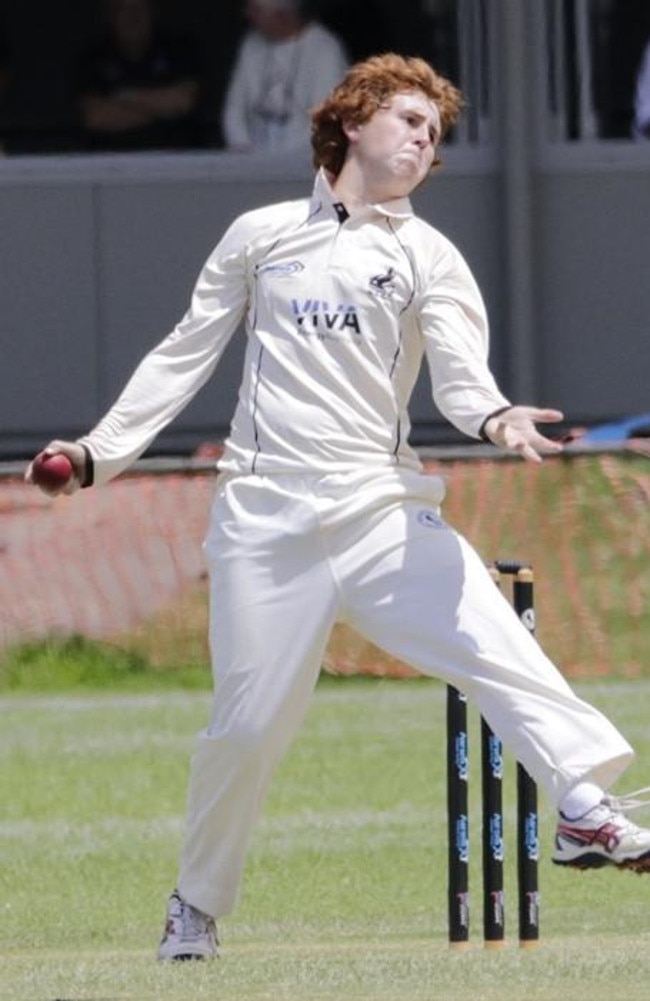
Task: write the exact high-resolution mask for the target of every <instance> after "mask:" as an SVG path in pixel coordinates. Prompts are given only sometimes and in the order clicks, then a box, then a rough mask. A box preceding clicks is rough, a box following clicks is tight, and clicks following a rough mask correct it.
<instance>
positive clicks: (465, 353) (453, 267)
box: [420, 245, 510, 438]
mask: <svg viewBox="0 0 650 1001" xmlns="http://www.w3.org/2000/svg"><path fill="white" fill-rule="evenodd" d="M436 272H437V273H436V274H435V276H434V277H433V278H432V280H430V281H429V283H428V286H427V289H426V291H425V294H424V295H423V299H422V303H421V306H420V322H421V326H422V332H423V335H424V341H425V352H426V357H427V362H428V366H429V372H430V375H431V385H432V390H433V398H434V401H435V403H436V406H437V407H438V409H439V410H440V412H441V413H442V414H444V416H445V417H446V418H447V419H448V420H449V421H451V423H452V424H454V425H455V426H456V427H457V428H458V429H459V430H460V431H462V432H463V433H464V434H466V435H469V436H470V437H473V438H478V437H479V431H480V428H481V426H482V424H483V422H484V420H485V418H486V417H487V416H488V415H489V414H491V413H493V412H494V411H495V410H498V409H500V408H501V407H505V406H507V405H508V404H509V402H510V401H509V400H508V399H507V398H506V397H505V396H504V395H503V393H502V392H501V391H500V389H499V388H498V386H497V384H496V381H495V379H494V376H493V375H492V373H491V371H490V369H489V367H488V346H489V341H488V322H487V316H486V312H485V307H484V305H483V300H482V297H481V294H480V292H479V289H478V287H477V285H476V282H475V281H474V278H473V276H472V274H471V272H470V270H469V268H468V267H467V265H466V263H465V261H464V260H463V258H462V256H461V255H460V254H459V253H458V251H456V250H455V249H454V248H453V247H452V246H451V245H449V246H448V251H447V254H446V255H445V259H444V261H443V262H439V263H438V266H437V268H436Z"/></svg>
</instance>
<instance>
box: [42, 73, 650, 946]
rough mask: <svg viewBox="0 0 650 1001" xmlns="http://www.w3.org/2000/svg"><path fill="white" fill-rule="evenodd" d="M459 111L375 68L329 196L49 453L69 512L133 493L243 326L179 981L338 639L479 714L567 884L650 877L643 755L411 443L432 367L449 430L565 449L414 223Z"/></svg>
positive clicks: (344, 136)
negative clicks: (635, 774)
mask: <svg viewBox="0 0 650 1001" xmlns="http://www.w3.org/2000/svg"><path fill="white" fill-rule="evenodd" d="M460 108H461V97H460V94H459V92H458V91H457V90H456V88H455V87H454V86H453V85H452V84H451V83H450V82H449V81H447V80H445V79H444V78H443V77H441V76H439V75H438V74H437V73H435V71H434V70H433V69H432V68H431V67H430V66H429V65H428V64H427V63H425V62H424V61H423V60H421V59H416V58H403V57H401V56H398V55H394V54H385V55H382V56H377V57H374V58H371V59H368V60H366V61H365V62H362V63H359V64H357V65H356V66H354V67H352V68H351V69H350V70H349V71H348V73H347V74H346V76H345V78H344V79H343V81H342V82H341V84H340V85H339V86H337V87H336V88H335V89H334V91H333V92H332V94H331V95H330V96H329V97H328V98H327V99H326V100H325V101H324V102H323V103H322V104H321V105H320V106H319V107H318V108H316V109H315V110H314V112H313V116H312V117H313V132H312V146H313V151H314V164H315V166H316V167H317V168H318V174H317V178H316V184H315V187H314V191H313V195H312V197H311V198H310V199H309V198H303V199H298V200H296V201H290V202H284V203H282V204H278V205H271V206H266V207H264V208H260V209H256V210H254V211H251V212H247V213H246V214H245V215H243V216H240V217H239V218H238V219H236V220H235V222H234V223H233V224H232V226H231V227H230V229H229V230H228V231H227V233H226V234H225V235H224V236H223V238H222V240H221V241H220V243H219V244H218V245H217V247H216V248H215V250H214V251H213V253H212V254H211V255H210V257H209V258H208V260H207V262H206V264H205V266H204V268H203V270H202V272H201V275H200V277H199V279H198V282H197V285H196V288H195V291H194V296H193V299H192V303H191V306H190V309H189V311H188V313H187V314H186V315H185V317H183V319H182V320H181V321H180V323H179V324H178V325H177V326H176V328H175V329H174V330H173V331H172V332H171V334H169V335H168V337H166V338H165V339H164V340H163V341H162V342H161V343H160V344H159V345H158V347H156V348H154V349H153V350H152V351H150V352H149V354H148V355H146V356H145V358H144V359H143V360H142V362H141V363H140V365H139V367H138V368H137V370H136V372H135V373H134V375H133V376H132V378H131V380H130V382H129V383H128V385H127V386H126V388H125V389H124V390H123V392H122V394H121V396H120V397H119V399H118V400H117V402H116V403H115V404H114V406H113V407H112V408H111V409H110V410H109V412H108V414H107V415H106V416H105V417H104V418H103V419H102V420H101V421H100V422H99V424H98V425H97V426H96V427H95V428H94V430H92V431H91V432H90V433H89V434H88V435H86V436H84V437H82V438H81V439H79V441H77V442H66V441H60V440H55V441H53V442H51V443H50V445H49V446H48V447H47V449H46V451H47V452H49V453H57V452H62V453H64V454H66V455H67V456H68V457H69V458H70V459H71V461H72V463H73V464H74V469H75V475H74V476H73V477H72V478H71V479H70V481H69V482H68V483H67V484H66V485H65V486H64V487H63V490H62V491H59V492H65V493H70V492H72V491H73V490H74V489H76V488H77V487H79V486H85V487H88V486H90V485H91V484H92V483H93V481H94V482H96V483H104V482H106V481H108V480H109V479H111V478H112V477H114V476H117V475H118V473H120V472H121V471H122V470H124V469H126V468H127V467H128V466H129V464H130V463H132V462H133V461H134V460H135V459H136V458H137V456H138V455H140V454H141V453H142V452H143V451H144V450H145V449H146V448H147V446H148V445H149V444H150V443H151V442H152V440H153V439H154V437H155V436H156V435H157V434H158V432H159V431H161V430H162V428H164V427H165V425H166V424H167V423H168V422H169V421H171V420H172V419H173V418H174V417H175V416H176V414H178V413H179V412H180V410H182V408H183V407H184V406H185V405H186V404H187V403H188V402H189V401H190V400H191V399H192V397H193V396H194V394H195V393H196V392H197V391H198V390H199V388H200V387H201V386H202V385H203V384H204V383H205V382H206V381H207V379H208V378H209V377H210V376H211V375H212V373H213V371H214V369H215V366H216V365H217V363H218V361H219V358H220V357H221V354H222V352H223V350H224V348H225V346H226V344H227V342H228V340H229V339H230V337H232V336H233V335H234V333H235V331H236V330H237V328H238V327H239V325H240V323H241V322H242V321H244V323H245V333H246V337H247V351H246V357H245V360H244V374H243V379H242V384H241V388H240V392H239V402H238V405H237V409H236V413H235V416H234V419H233V422H232V426H231V430H230V434H229V437H228V441H227V443H226V448H225V453H224V456H223V459H222V460H220V462H219V466H220V469H221V474H220V477H219V479H218V481H217V487H216V495H215V499H214V504H213V507H212V513H211V519H210V525H209V529H208V535H207V539H206V545H205V552H206V559H207V562H208V566H209V570H210V579H211V598H210V637H211V654H212V668H213V675H214V681H215V698H214V702H213V709H212V713H211V717H210V720H209V723H208V726H207V728H206V730H205V731H204V732H203V733H202V734H200V736H199V738H198V744H197V750H196V754H195V755H194V758H193V760H192V767H191V773H190V782H189V796H188V814H187V828H186V834H185V840H184V845H183V849H182V852H181V859H180V868H179V873H178V880H177V884H176V886H177V889H176V890H174V892H173V893H172V894H171V896H170V899H169V903H168V911H167V920H166V925H165V931H164V934H163V938H162V941H161V943H160V946H159V951H158V956H159V958H160V959H169V960H179V959H187V958H199V959H201V958H209V957H211V956H214V955H216V953H217V942H216V925H215V921H216V920H217V919H221V918H223V917H224V916H225V915H227V914H229V913H230V912H231V910H232V908H233V907H234V905H235V902H236V899H237V895H238V890H239V886H240V883H241V879H242V874H243V869H244V863H245V857H246V852H247V848H248V845H249V843H250V838H251V834H252V830H253V827H254V824H255V821H256V818H257V816H258V814H259V811H260V809H261V807H262V804H263V802H264V798H265V795H266V792H267V790H268V787H269V783H270V781H271V778H272V775H273V773H274V770H275V768H276V766H277V764H278V762H279V761H280V760H281V758H282V756H283V754H284V753H285V752H286V750H287V748H288V747H289V745H290V744H291V741H292V739H293V738H294V736H295V735H296V733H297V731H298V730H299V728H300V725H301V723H302V721H303V719H304V716H305V713H306V711H307V708H308V706H309V703H310V698H311V695H312V693H313V690H314V687H315V685H316V683H317V680H318V675H319V672H320V668H321V664H322V659H323V654H324V651H325V648H326V644H327V641H328V637H329V634H330V631H331V629H332V627H333V625H334V624H335V623H336V622H345V623H347V624H348V625H350V626H352V627H353V628H354V629H356V630H357V631H358V632H359V633H361V634H362V635H363V636H365V637H366V638H367V639H369V640H370V641H372V642H374V643H376V644H377V645H378V646H380V647H382V648H383V649H384V650H386V651H387V652H388V653H390V654H391V655H393V656H395V657H397V658H399V659H401V660H403V661H405V662H406V663H408V664H411V665H413V666H414V667H415V668H417V669H418V670H420V671H421V672H422V673H424V674H426V675H430V676H433V677H437V678H440V679H442V680H443V681H445V682H447V683H450V684H453V685H454V686H455V687H457V688H459V689H460V690H461V691H463V692H464V693H465V694H466V695H467V696H468V697H469V698H471V700H472V701H473V702H474V703H475V704H476V706H477V708H478V710H479V711H480V712H481V714H482V715H483V717H484V718H485V719H486V720H487V722H488V723H489V724H490V726H491V727H492V729H493V730H494V732H495V733H496V734H497V735H498V736H499V737H500V738H501V739H502V740H503V743H504V745H505V746H506V747H507V748H509V750H510V751H511V752H512V754H513V756H514V757H515V758H516V759H517V760H519V761H521V763H522V764H523V765H524V767H525V768H526V770H527V771H528V772H529V774H530V775H531V776H532V777H533V778H534V779H535V780H536V781H537V782H538V783H539V784H540V787H541V788H543V789H544V791H545V792H546V794H547V796H548V797H549V799H550V801H551V803H552V804H553V805H554V806H555V807H556V808H557V809H558V811H559V816H558V825H557V830H556V841H555V849H554V853H553V861H554V862H556V863H557V864H558V865H563V866H574V867H577V868H581V869H582V868H599V867H601V866H603V865H612V866H616V867H618V868H622V869H633V870H636V871H639V872H647V871H650V831H649V830H647V829H645V828H642V827H639V826H637V825H635V824H633V823H632V822H631V821H629V820H628V819H627V817H626V816H625V814H624V813H623V812H622V804H623V800H622V799H619V800H616V799H614V798H612V797H611V796H609V795H608V794H607V793H606V792H605V790H606V789H607V788H609V787H610V786H611V784H612V783H613V782H614V781H615V780H616V779H617V778H618V777H619V775H620V774H621V773H622V772H623V771H624V769H625V768H626V767H627V765H628V764H629V763H630V762H631V760H632V758H633V751H632V748H631V747H630V745H629V744H628V742H627V741H626V740H625V738H624V737H623V736H622V735H621V734H620V733H619V732H618V730H617V729H616V728H615V726H614V725H613V724H612V723H611V722H610V721H609V720H608V719H607V718H606V717H605V716H604V715H603V714H602V713H601V712H600V711H598V710H597V709H595V708H594V707H592V706H590V705H589V704H588V703H586V702H584V701H583V700H581V699H579V698H578V696H577V695H576V694H575V693H574V692H573V691H572V689H571V688H570V687H569V685H568V684H567V682H566V681H565V680H564V678H563V677H562V675H561V674H560V672H559V671H558V669H557V668H556V667H555V666H554V665H553V664H552V663H551V662H550V661H549V659H548V658H547V657H546V656H545V654H544V652H543V650H542V649H541V647H540V645H539V644H538V643H536V642H535V640H534V639H533V638H532V637H531V635H530V633H529V632H528V630H527V629H526V628H525V627H524V625H522V623H521V621H520V620H519V618H518V616H517V615H516V614H515V612H514V610H513V608H512V606H511V605H510V603H509V602H508V601H507V600H506V598H505V597H504V596H503V595H502V594H501V593H500V591H499V589H498V588H496V587H495V586H494V582H493V580H492V578H491V577H490V575H489V573H488V570H487V569H486V566H485V564H484V562H483V560H482V559H481V558H480V557H479V555H478V554H477V553H476V552H475V550H474V549H473V548H472V547H471V545H469V543H468V542H467V541H466V540H465V539H464V538H463V537H462V536H461V535H460V534H459V533H458V532H457V531H455V530H454V529H453V528H452V527H451V526H450V525H448V524H447V522H446V521H445V520H444V518H443V516H442V514H441V503H442V500H443V498H444V493H445V485H444V482H443V480H442V479H441V477H439V476H436V475H427V474H425V473H424V472H423V471H422V467H421V464H420V461H419V459H418V456H417V454H416V453H415V452H414V451H413V449H412V448H411V447H410V445H409V444H408V432H409V422H408V401H409V396H410V394H411V390H412V388H413V385H414V383H415V380H416V377H417V374H418V370H419V368H420V366H421V363H422V362H423V360H424V359H426V362H427V364H428V368H429V372H430V375H431V384H432V388H433V395H434V398H435V401H436V403H437V405H438V408H439V410H440V411H441V412H442V413H443V414H444V416H445V417H446V418H447V419H448V420H449V421H451V422H452V423H453V424H455V425H456V426H457V427H458V428H460V429H461V430H462V431H463V432H465V433H466V434H467V435H468V436H470V437H472V438H475V439H479V438H483V439H484V440H485V441H492V442H494V443H495V444H498V445H499V446H501V447H502V448H505V449H509V450H511V451H513V452H514V453H516V454H518V455H520V456H521V457H522V458H523V459H526V460H528V461H531V462H539V461H541V458H542V455H543V454H545V453H548V454H554V453H557V452H559V451H561V448H562V446H561V445H560V444H559V443H558V442H556V441H553V440H552V439H550V438H548V437H546V436H544V435H543V434H541V433H540V432H539V431H538V430H537V427H536V424H537V423H547V422H550V423H553V422H557V421H559V420H561V418H562V415H561V414H560V413H559V412H558V411H556V410H550V409H545V408H538V407H535V406H529V405H515V404H513V403H511V402H510V401H509V400H508V399H507V398H506V397H505V396H504V394H503V393H502V392H501V391H500V389H499V388H498V386H497V384H496V382H495V380H494V378H493V376H492V374H491V372H490V369H489V367H488V328H487V319H486V315H485V310H484V306H483V302H482V299H481V295H480V293H479V290H478V288H477V286H476V283H475V281H474V279H473V277H472V275H471V272H470V270H469V268H468V266H467V264H466V263H465V261H464V259H463V258H462V256H461V254H460V253H459V252H458V250H457V249H456V248H455V247H454V246H453V244H452V243H450V241H449V240H448V239H446V237H444V236H443V235H442V234H441V233H440V232H438V231H437V230H436V229H434V228H433V227H432V226H430V225H429V224H428V223H427V222H425V221H424V220H422V219H420V218H418V217H417V216H416V215H415V214H414V213H413V209H412V207H411V203H410V201H409V195H410V194H411V193H412V192H413V191H414V190H415V189H416V188H417V187H418V185H420V184H421V183H422V182H423V181H424V180H425V179H426V178H427V177H428V176H429V174H430V173H431V170H432V167H433V166H434V163H435V158H436V148H437V146H438V145H439V143H440V142H441V140H442V138H443V137H444V135H445V134H446V132H447V131H448V129H449V128H450V126H451V125H452V124H453V123H454V121H455V120H456V118H457V116H458V114H459V112H460ZM26 477H27V479H28V480H32V479H33V469H32V466H31V465H30V467H29V468H28V470H27V472H26Z"/></svg>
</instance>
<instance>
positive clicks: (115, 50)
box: [78, 0, 200, 151]
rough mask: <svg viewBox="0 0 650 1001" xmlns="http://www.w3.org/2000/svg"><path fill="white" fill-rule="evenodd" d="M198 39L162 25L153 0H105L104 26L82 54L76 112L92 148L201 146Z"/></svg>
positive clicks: (145, 148) (121, 149)
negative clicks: (173, 32) (99, 35)
mask: <svg viewBox="0 0 650 1001" xmlns="http://www.w3.org/2000/svg"><path fill="white" fill-rule="evenodd" d="M199 79H200V70H199V60H198V55H197V49H196V46H195V45H194V44H193V42H192V41H191V40H190V39H188V38H185V37H180V36H176V35H172V34H170V33H168V32H165V31H164V30H163V29H162V28H161V27H160V25H159V24H158V21H157V12H156V10H155V9H154V0H106V30H105V34H104V36H103V37H102V38H101V39H100V41H99V42H98V44H97V45H96V46H95V47H94V48H93V49H92V50H91V51H90V52H89V53H88V54H87V55H86V57H85V58H83V59H82V61H81V65H80V70H79V78H78V93H79V111H80V116H81V124H82V127H83V130H84V133H85V135H86V137H87V142H88V146H89V147H90V148H91V149H95V150H106V151H109V150H112V151H129V150H130V151H135V150H147V149H161V150H162V149H179V148H188V147H192V146H196V145H199V130H198V126H197V121H198V119H197V106H198V102H199V95H200V84H199Z"/></svg>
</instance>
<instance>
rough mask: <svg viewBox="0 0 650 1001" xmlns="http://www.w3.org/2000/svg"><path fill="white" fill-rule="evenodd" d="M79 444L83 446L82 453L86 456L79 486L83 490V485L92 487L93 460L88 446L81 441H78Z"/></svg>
mask: <svg viewBox="0 0 650 1001" xmlns="http://www.w3.org/2000/svg"><path fill="white" fill-rule="evenodd" d="M79 444H80V445H81V447H82V448H83V450H84V454H85V456H86V462H85V465H84V478H83V482H82V484H81V488H82V490H83V489H84V488H85V487H92V485H93V483H94V482H95V460H94V459H93V457H92V453H91V451H90V449H89V448H88V446H87V445H85V444H84V443H83V442H79Z"/></svg>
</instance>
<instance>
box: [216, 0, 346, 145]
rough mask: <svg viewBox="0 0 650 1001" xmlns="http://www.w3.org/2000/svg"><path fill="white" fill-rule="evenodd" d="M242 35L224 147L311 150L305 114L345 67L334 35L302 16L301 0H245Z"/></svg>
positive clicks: (226, 114) (224, 120)
mask: <svg viewBox="0 0 650 1001" xmlns="http://www.w3.org/2000/svg"><path fill="white" fill-rule="evenodd" d="M245 13H246V16H247V18H248V21H249V22H250V25H251V30H250V31H249V32H248V33H247V34H246V35H245V36H244V40H243V41H242V43H241V46H240V48H239V51H238V53H237V57H236V61H235V66H234V69H233V73H232V76H231V79H230V82H229V85H228V89H227V92H226V97H225V101H224V107H223V114H222V125H223V133H224V138H225V142H226V146H227V147H228V149H230V150H232V151H241V152H249V151H255V150H267V151H268V150H274V151H275V150H291V149H295V148H298V147H303V148H304V149H305V150H308V148H309V126H310V119H309V112H310V109H311V108H312V107H313V106H314V105H315V104H317V103H318V102H319V101H321V100H322V99H323V98H324V97H325V95H326V94H328V93H329V92H330V90H331V89H332V87H333V86H334V85H335V84H336V83H337V82H338V81H339V80H340V78H341V76H342V75H343V73H344V71H345V69H346V67H347V64H348V60H347V56H346V53H345V50H344V47H343V46H342V44H341V43H340V41H339V40H338V39H337V38H336V36H335V35H334V34H332V32H330V31H328V30H327V29H326V28H325V27H323V26H322V25H321V24H318V23H317V22H316V21H314V20H311V19H310V18H309V17H308V16H307V15H306V14H305V13H303V4H302V0H247V2H246V5H245Z"/></svg>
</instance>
